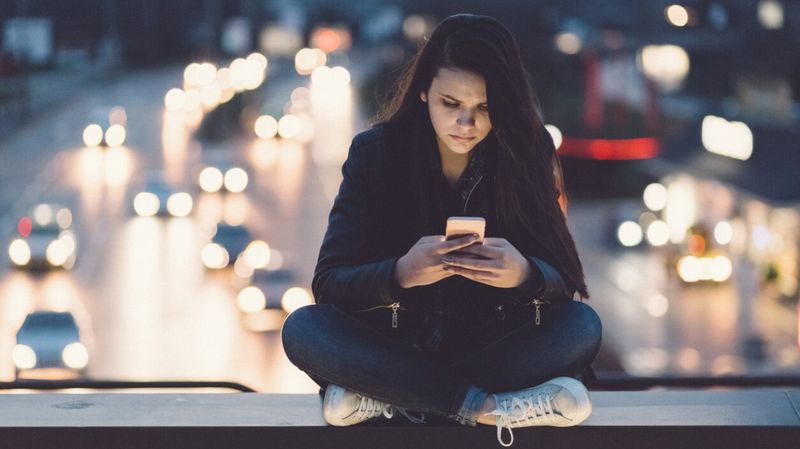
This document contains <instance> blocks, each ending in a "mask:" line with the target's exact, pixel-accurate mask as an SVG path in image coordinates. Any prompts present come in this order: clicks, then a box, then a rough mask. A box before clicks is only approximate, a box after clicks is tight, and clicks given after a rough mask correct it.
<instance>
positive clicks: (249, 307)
mask: <svg viewBox="0 0 800 449" xmlns="http://www.w3.org/2000/svg"><path fill="white" fill-rule="evenodd" d="M236 303H237V305H238V306H239V310H241V311H242V312H245V313H253V312H258V311H259V310H263V309H264V307H266V306H267V298H266V296H264V292H262V291H261V290H260V289H259V288H258V287H253V286H252V285H251V286H249V287H245V288H244V290H242V291H240V292H239V294H238V295H236Z"/></svg>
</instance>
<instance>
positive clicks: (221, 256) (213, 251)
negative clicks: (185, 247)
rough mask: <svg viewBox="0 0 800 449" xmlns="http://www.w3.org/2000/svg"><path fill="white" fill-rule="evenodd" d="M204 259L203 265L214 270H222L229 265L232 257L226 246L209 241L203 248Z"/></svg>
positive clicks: (202, 256)
mask: <svg viewBox="0 0 800 449" xmlns="http://www.w3.org/2000/svg"><path fill="white" fill-rule="evenodd" d="M200 257H201V258H202V259H203V265H205V266H206V268H210V269H212V270H220V269H222V268H225V267H227V266H228V262H229V261H230V257H229V256H228V252H227V251H225V248H223V247H222V246H220V245H218V244H216V243H209V244H208V245H206V246H205V247H204V248H203V253H202V254H201V256H200Z"/></svg>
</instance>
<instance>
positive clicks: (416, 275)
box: [395, 235, 478, 288]
mask: <svg viewBox="0 0 800 449" xmlns="http://www.w3.org/2000/svg"><path fill="white" fill-rule="evenodd" d="M476 241H478V236H477V235H468V236H464V237H459V238H456V239H452V240H446V239H445V236H443V235H429V236H425V237H422V238H421V239H419V240H418V241H417V243H415V244H414V246H412V247H411V249H409V250H408V252H407V253H406V254H405V255H404V256H403V257H401V258H400V259H399V260H398V261H397V265H396V266H395V276H396V278H397V283H398V284H399V285H400V287H402V288H411V287H419V286H422V285H429V284H433V283H434V282H437V281H440V280H442V279H444V278H448V277H450V276H453V273H451V272H448V271H445V269H444V267H445V264H444V263H442V256H444V255H445V254H447V253H449V252H451V251H455V250H458V249H461V248H464V247H467V246H469V245H472V244H473V243H475V242H476Z"/></svg>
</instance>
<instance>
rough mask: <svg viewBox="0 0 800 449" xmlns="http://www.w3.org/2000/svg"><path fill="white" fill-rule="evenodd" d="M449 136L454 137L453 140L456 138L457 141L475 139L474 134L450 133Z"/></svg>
mask: <svg viewBox="0 0 800 449" xmlns="http://www.w3.org/2000/svg"><path fill="white" fill-rule="evenodd" d="M450 137H452V138H453V139H455V140H457V141H459V142H469V141H471V140H474V139H475V136H456V135H453V134H450Z"/></svg>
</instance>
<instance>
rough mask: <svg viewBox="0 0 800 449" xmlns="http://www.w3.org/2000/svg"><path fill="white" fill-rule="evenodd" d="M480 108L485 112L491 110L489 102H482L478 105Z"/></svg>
mask: <svg viewBox="0 0 800 449" xmlns="http://www.w3.org/2000/svg"><path fill="white" fill-rule="evenodd" d="M478 109H479V110H481V111H483V112H489V105H488V104H482V105H480V106H478Z"/></svg>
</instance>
